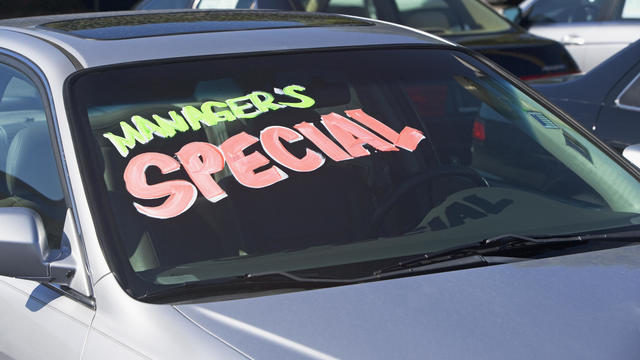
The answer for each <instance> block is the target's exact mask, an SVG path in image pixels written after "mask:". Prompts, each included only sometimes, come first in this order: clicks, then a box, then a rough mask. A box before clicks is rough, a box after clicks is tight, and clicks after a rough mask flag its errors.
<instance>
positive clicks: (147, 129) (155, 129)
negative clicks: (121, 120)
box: [131, 115, 169, 140]
mask: <svg viewBox="0 0 640 360" xmlns="http://www.w3.org/2000/svg"><path fill="white" fill-rule="evenodd" d="M131 122H132V123H134V125H135V126H136V129H138V132H139V133H140V134H142V136H144V137H145V138H146V139H148V140H151V139H153V134H156V135H157V136H160V137H162V138H166V137H167V136H168V135H169V134H167V132H166V131H165V130H164V129H163V128H161V127H160V126H158V125H156V124H154V123H152V122H151V121H149V120H147V119H145V118H143V117H142V116H138V115H133V116H132V117H131Z"/></svg>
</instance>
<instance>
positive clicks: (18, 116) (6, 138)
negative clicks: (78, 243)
mask: <svg viewBox="0 0 640 360" xmlns="http://www.w3.org/2000/svg"><path fill="white" fill-rule="evenodd" d="M0 94H1V95H0V207H26V208H30V209H32V210H35V211H36V212H37V213H38V214H39V215H40V217H41V218H42V220H43V221H44V225H45V229H46V231H47V239H48V240H49V245H50V246H51V247H53V248H57V247H59V245H60V239H61V235H62V226H63V223H64V215H65V210H66V205H65V202H64V198H63V194H62V187H61V185H60V178H59V177H58V171H57V168H56V163H55V160H54V156H53V150H52V146H51V139H50V137H49V129H48V127H47V121H46V113H45V110H44V104H43V102H42V98H41V97H40V92H39V91H38V89H37V88H36V85H35V84H34V83H33V82H32V81H31V80H30V79H29V78H28V77H27V76H25V75H24V74H23V73H21V72H20V71H18V70H16V69H15V68H13V67H10V66H7V65H1V64H0Z"/></svg>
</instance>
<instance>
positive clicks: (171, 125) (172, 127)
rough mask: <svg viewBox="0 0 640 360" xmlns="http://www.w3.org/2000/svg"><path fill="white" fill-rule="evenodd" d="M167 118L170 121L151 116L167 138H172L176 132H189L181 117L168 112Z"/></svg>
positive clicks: (173, 112)
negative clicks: (169, 118) (168, 117)
mask: <svg viewBox="0 0 640 360" xmlns="http://www.w3.org/2000/svg"><path fill="white" fill-rule="evenodd" d="M169 116H170V117H171V120H167V119H165V118H162V117H160V116H158V115H151V117H152V118H153V120H155V121H156V123H157V124H158V126H160V127H161V128H162V129H163V130H164V131H165V133H166V134H167V137H173V136H174V135H175V134H176V130H177V131H180V132H185V131H187V130H189V125H188V124H187V122H186V121H184V118H183V117H182V116H180V115H178V113H177V112H175V111H170V112H169Z"/></svg>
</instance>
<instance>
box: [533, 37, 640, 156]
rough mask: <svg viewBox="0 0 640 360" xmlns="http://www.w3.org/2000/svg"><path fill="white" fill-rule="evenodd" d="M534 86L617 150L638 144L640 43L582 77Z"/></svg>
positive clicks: (639, 123) (639, 127)
mask: <svg viewBox="0 0 640 360" xmlns="http://www.w3.org/2000/svg"><path fill="white" fill-rule="evenodd" d="M533 86H534V88H535V89H536V90H538V91H539V92H540V93H542V94H543V95H544V96H546V97H547V98H548V99H550V100H551V101H553V102H554V103H555V104H556V105H558V106H559V107H561V108H562V109H563V110H565V111H567V112H568V113H569V114H571V116H573V118H574V119H576V120H578V121H579V122H580V123H581V124H582V126H584V127H585V128H587V129H590V130H591V131H593V133H594V134H596V135H597V136H598V137H600V138H601V139H602V140H604V141H605V142H606V143H607V144H609V145H610V146H611V147H613V148H614V149H616V150H617V151H619V152H622V151H623V150H624V149H625V148H626V147H628V146H630V145H633V144H638V143H640V121H638V120H639V119H640V40H638V41H636V42H635V43H633V44H631V45H629V46H628V47H627V48H626V49H624V50H622V51H620V52H619V53H618V54H616V55H614V56H613V57H611V58H610V59H609V60H607V61H605V62H604V63H602V64H600V65H599V66H597V67H596V68H595V69H593V70H591V71H589V72H588V73H586V74H584V75H577V76H572V77H569V78H568V79H566V81H558V82H549V83H540V84H534V85H533Z"/></svg>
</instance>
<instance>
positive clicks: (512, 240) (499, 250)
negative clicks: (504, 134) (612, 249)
mask: <svg viewBox="0 0 640 360" xmlns="http://www.w3.org/2000/svg"><path fill="white" fill-rule="evenodd" d="M593 240H597V241H625V242H628V241H638V240H640V230H627V231H618V232H610V233H601V234H579V235H566V236H555V237H529V236H523V235H517V234H504V235H499V236H496V237H492V238H488V239H484V240H482V241H478V242H472V243H467V244H462V245H457V246H453V247H450V248H446V249H443V250H438V251H434V252H430V253H425V254H422V255H420V256H417V257H414V258H410V259H408V260H404V261H400V262H397V263H395V264H392V265H389V266H386V267H383V268H381V269H378V270H376V271H374V272H373V275H374V276H380V275H382V274H387V273H390V272H393V271H396V270H399V269H414V271H415V270H419V269H418V267H420V268H422V267H424V266H425V265H431V264H437V263H446V262H449V261H453V260H456V259H463V258H466V257H470V258H473V257H474V256H480V257H483V258H485V259H487V258H492V259H493V260H494V261H496V260H497V261H502V260H504V261H505V262H513V261H518V260H517V259H519V260H520V261H522V260H526V258H513V257H500V256H491V257H489V256H485V254H493V255H500V254H504V253H508V252H510V251H515V250H524V249H527V248H529V249H531V248H535V247H553V246H556V245H569V246H572V245H578V244H584V243H587V242H589V241H593ZM498 259H502V260H498ZM507 260H508V261H507ZM493 263H494V264H497V263H500V262H493ZM503 263H504V262H503ZM487 264H489V263H487Z"/></svg>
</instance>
